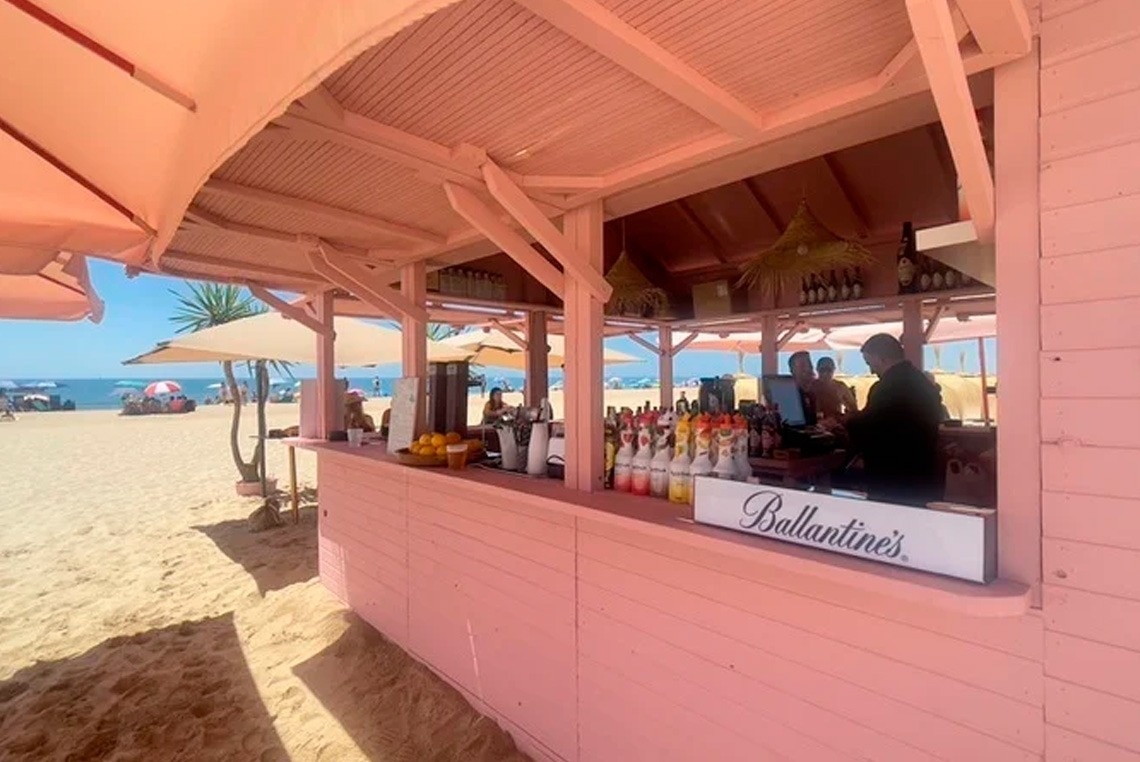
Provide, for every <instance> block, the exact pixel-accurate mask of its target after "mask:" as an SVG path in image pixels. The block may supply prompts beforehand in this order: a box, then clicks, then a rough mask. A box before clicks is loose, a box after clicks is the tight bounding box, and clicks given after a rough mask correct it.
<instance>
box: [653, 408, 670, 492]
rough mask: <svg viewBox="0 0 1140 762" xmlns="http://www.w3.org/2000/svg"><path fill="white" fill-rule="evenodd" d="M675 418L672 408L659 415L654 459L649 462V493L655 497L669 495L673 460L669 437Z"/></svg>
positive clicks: (655, 433) (655, 434)
mask: <svg viewBox="0 0 1140 762" xmlns="http://www.w3.org/2000/svg"><path fill="white" fill-rule="evenodd" d="M674 419H675V416H674V414H673V412H672V411H671V410H666V411H665V412H664V413H662V414H661V415H659V416H657V426H656V429H655V432H654V436H655V438H656V439H655V442H654V452H653V460H651V461H650V462H649V494H650V495H653V497H668V496H669V463H670V462H671V461H672V460H673V449H672V448H671V447H670V446H669V439H670V437H671V435H672V433H673V426H674Z"/></svg>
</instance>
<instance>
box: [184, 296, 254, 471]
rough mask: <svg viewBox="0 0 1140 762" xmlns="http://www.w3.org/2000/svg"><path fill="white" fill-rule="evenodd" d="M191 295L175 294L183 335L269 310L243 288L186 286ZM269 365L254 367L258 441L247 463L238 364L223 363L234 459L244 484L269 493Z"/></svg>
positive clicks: (231, 451)
mask: <svg viewBox="0 0 1140 762" xmlns="http://www.w3.org/2000/svg"><path fill="white" fill-rule="evenodd" d="M186 287H187V289H188V293H181V292H178V291H173V290H172V291H171V293H172V294H174V296H175V297H176V298H177V299H178V308H177V310H176V311H175V313H174V314H173V315H172V316H171V317H170V320H171V322H173V323H174V324H175V325H177V326H178V332H179V333H190V332H193V331H201V330H202V329H204V328H212V327H213V326H216V325H222V324H223V323H231V322H233V321H235V320H241V319H242V318H247V317H251V316H253V315H260V314H261V313H263V312H265V310H266V308H265V307H264V306H262V305H261V304H260V303H258V302H257V301H256V300H255V299H254V298H253V297H252V296H250V295H249V294H247V293H246V292H244V291H243V290H242V289H241V288H239V287H237V286H232V285H224V284H218V283H191V282H189V281H187V282H186ZM266 365H267V363H266V361H265V360H258V361H256V362H255V363H254V368H253V370H254V373H253V375H254V377H255V379H256V383H257V408H258V410H257V412H258V438H257V445H256V447H255V449H254V451H253V458H251V459H250V461H249V462H246V460H245V458H243V457H242V453H241V446H240V445H239V443H238V430H239V428H240V425H241V407H242V403H241V394H240V393H239V390H238V386H237V380H236V379H235V378H234V364H233V361H231V360H224V361H222V362H221V366H222V374H223V376H225V379H226V387H227V388H228V389H229V392H230V399H231V400H233V417H232V418H231V420H230V455H231V456H233V459H234V465H235V466H236V467H237V470H238V474H239V475H240V477H241V480H242V481H243V482H256V481H258V480H259V479H260V480H261V482H262V492H263V493H264V491H265V452H264V450H265V438H264V433H265V398H266V397H267V396H268V391H267V390H268V387H269V374H268V371H267V369H266Z"/></svg>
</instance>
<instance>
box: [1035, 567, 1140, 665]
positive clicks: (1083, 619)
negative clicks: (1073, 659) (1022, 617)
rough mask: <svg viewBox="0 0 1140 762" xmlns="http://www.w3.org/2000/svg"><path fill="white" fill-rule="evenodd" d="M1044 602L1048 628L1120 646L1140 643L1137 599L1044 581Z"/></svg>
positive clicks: (1126, 646) (1132, 646)
mask: <svg viewBox="0 0 1140 762" xmlns="http://www.w3.org/2000/svg"><path fill="white" fill-rule="evenodd" d="M1046 579H1048V577H1047V578H1046ZM1044 604H1045V605H1044V611H1045V624H1046V626H1047V627H1048V628H1049V630H1051V631H1055V632H1064V633H1068V634H1070V635H1076V636H1079V637H1082V638H1085V639H1087V640H1095V641H1099V642H1101V643H1108V644H1110V645H1115V646H1120V647H1121V648H1129V649H1136V648H1137V647H1140V601H1133V600H1128V599H1126V598H1116V597H1112V596H1108V595H1099V594H1097V593H1090V592H1087V591H1084V590H1075V589H1073V588H1068V587H1061V586H1060V585H1054V584H1046V585H1045V586H1044Z"/></svg>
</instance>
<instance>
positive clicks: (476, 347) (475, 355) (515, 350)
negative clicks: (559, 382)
mask: <svg viewBox="0 0 1140 762" xmlns="http://www.w3.org/2000/svg"><path fill="white" fill-rule="evenodd" d="M438 343H439V344H442V345H444V346H446V347H447V348H449V349H451V350H453V351H455V350H458V351H460V352H465V353H470V355H471V362H473V363H478V364H480V365H487V366H490V367H494V368H512V369H515V370H525V369H526V352H525V351H524V350H523V348H522V347H521V346H519V344H518V343H517V342H516V341H514V339H512V338H511V337H510V336H507V335H506V334H505V333H503V332H502V331H500V330H499V329H497V328H495V329H491V330H486V331H484V330H476V331H468V332H466V333H459V334H456V335H455V336H449V337H448V338H446V339H443V340H442V341H440V342H438ZM546 345H547V346H548V347H550V351H549V353H548V354H547V357H546V362H547V365H548V367H551V368H558V367H561V366H562V365H563V364H564V363H565V355H566V339H565V338H564V337H563V336H562V335H560V334H547V336H546ZM602 362H603V363H605V364H606V365H618V364H621V363H633V362H641V358H640V357H634V356H633V355H628V354H626V353H624V352H618V351H617V350H614V349H605V350H604V351H603V354H602Z"/></svg>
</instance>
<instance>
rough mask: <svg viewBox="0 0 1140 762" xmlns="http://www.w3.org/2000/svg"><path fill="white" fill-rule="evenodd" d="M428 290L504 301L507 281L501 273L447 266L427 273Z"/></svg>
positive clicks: (450, 294) (449, 294) (444, 294)
mask: <svg viewBox="0 0 1140 762" xmlns="http://www.w3.org/2000/svg"><path fill="white" fill-rule="evenodd" d="M427 287H428V290H429V291H435V292H438V293H439V294H441V295H443V296H462V297H466V298H468V299H486V300H487V301H495V302H504V301H506V299H507V281H506V279H505V278H504V277H503V276H502V275H498V274H496V273H487V272H482V271H480V270H468V269H465V268H459V267H448V268H445V269H443V270H439V271H437V272H434V273H429V274H428V284H427Z"/></svg>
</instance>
